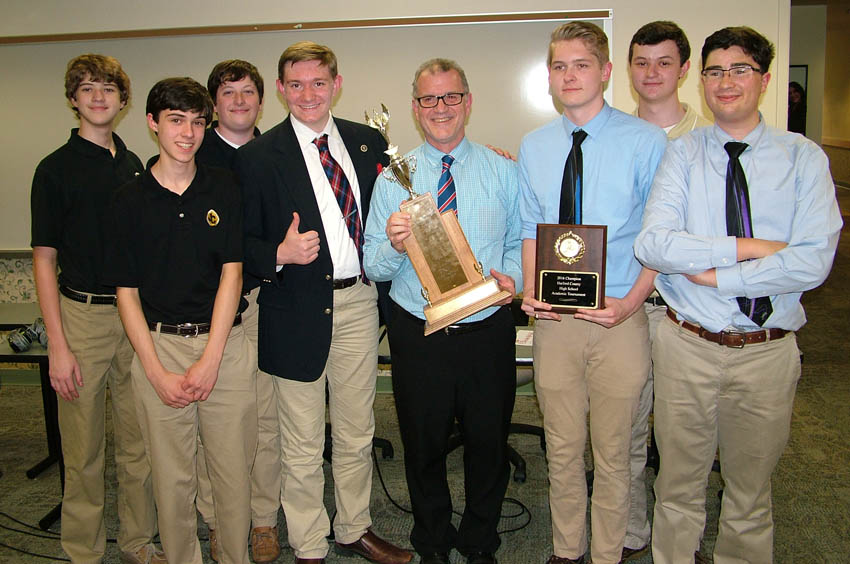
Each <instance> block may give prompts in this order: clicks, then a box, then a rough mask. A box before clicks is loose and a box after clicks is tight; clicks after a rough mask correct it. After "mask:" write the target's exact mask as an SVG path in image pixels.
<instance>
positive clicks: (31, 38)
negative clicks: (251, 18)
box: [0, 10, 611, 45]
mask: <svg viewBox="0 0 850 564" xmlns="http://www.w3.org/2000/svg"><path fill="white" fill-rule="evenodd" d="M610 17H611V10H564V11H542V12H507V13H498V14H462V15H456V16H413V17H395V18H371V19H365V20H337V21H319V22H286V23H264V24H243V25H211V26H199V27H173V28H160V29H128V30H116V31H96V32H84V33H57V34H45V35H17V36H16V35H11V36H5V37H0V45H10V44H20V43H53V42H59V41H91V40H99V39H128V38H140V37H170V36H176V35H214V34H223V33H254V32H268V31H315V30H320V29H321V30H327V29H353V28H364V27H365V28H369V27H405V26H426V25H452V24H476V23H502V22H505V23H507V22H533V21H556V20H570V19H573V20H576V19H580V20H585V19H588V20H589V19H606V18H610Z"/></svg>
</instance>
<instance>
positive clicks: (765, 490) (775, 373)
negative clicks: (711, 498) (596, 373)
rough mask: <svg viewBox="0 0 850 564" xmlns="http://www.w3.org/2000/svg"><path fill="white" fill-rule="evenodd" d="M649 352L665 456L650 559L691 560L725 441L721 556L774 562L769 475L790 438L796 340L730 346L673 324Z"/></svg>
mask: <svg viewBox="0 0 850 564" xmlns="http://www.w3.org/2000/svg"><path fill="white" fill-rule="evenodd" d="M652 354H653V361H654V366H655V437H656V439H657V440H658V450H659V453H660V455H661V469H660V471H659V473H658V479H656V481H655V495H656V502H655V513H654V531H653V535H652V557H653V561H654V562H655V563H656V564H679V563H681V562H690V561H692V560H693V554H694V551H696V550H697V549H698V548H699V541H700V535H701V534H702V531H703V527H704V525H705V487H706V483H707V480H708V474H709V472H710V471H711V465H712V463H713V462H714V455H715V452H716V451H717V447H718V444H719V446H720V468H721V472H722V476H723V480H724V484H725V485H724V489H723V501H722V502H721V506H720V525H719V528H718V533H717V543H716V544H715V547H714V562H716V563H717V564H731V563H743V562H758V563H759V564H765V563H770V562H772V561H773V516H772V509H771V498H770V475H771V473H772V472H773V469H774V468H775V467H776V463H777V462H778V461H779V457H780V455H781V454H782V451H783V450H784V448H785V444H786V443H787V442H788V434H789V431H790V424H791V411H792V406H793V402H794V393H795V391H796V388H797V380H798V378H799V376H800V353H799V350H798V349H797V339H796V336H795V335H793V334H791V335H788V336H786V337H784V338H782V339H777V340H775V341H768V342H766V343H760V344H755V345H746V346H745V347H743V348H741V349H733V348H729V347H724V346H721V345H717V344H715V343H711V342H709V341H706V340H705V339H702V338H700V337H698V336H697V335H695V334H694V333H691V332H690V331H688V330H686V329H682V328H680V327H679V326H677V325H676V324H675V323H673V322H672V321H671V320H667V321H665V322H663V323H662V324H661V325H660V326H659V328H658V335H657V336H656V339H655V343H654V345H653V350H652Z"/></svg>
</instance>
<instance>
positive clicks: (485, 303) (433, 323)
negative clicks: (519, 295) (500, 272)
mask: <svg viewBox="0 0 850 564" xmlns="http://www.w3.org/2000/svg"><path fill="white" fill-rule="evenodd" d="M509 297H511V294H510V292H506V291H505V290H502V289H500V288H499V284H498V283H497V282H496V279H495V278H493V277H492V276H488V277H487V278H485V279H484V280H482V281H480V282H477V283H475V284H473V285H472V286H470V287H468V288H467V289H466V291H465V292H464V293H462V294H458V295H457V296H454V297H452V298H447V299H445V300H441V301H439V302H434V303H432V304H431V305H428V306H425V335H430V334H431V333H435V332H437V331H439V330H440V329H445V328H446V327H448V326H449V325H452V324H453V323H457V322H458V321H460V320H461V319H464V318H466V317H469V316H470V315H472V314H473V313H477V312H479V311H481V310H482V309H485V308H488V307H490V306H491V305H493V304H495V303H497V302H500V301H502V300H504V299H505V298H509Z"/></svg>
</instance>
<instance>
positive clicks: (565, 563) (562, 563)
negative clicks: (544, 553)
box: [546, 554, 584, 564]
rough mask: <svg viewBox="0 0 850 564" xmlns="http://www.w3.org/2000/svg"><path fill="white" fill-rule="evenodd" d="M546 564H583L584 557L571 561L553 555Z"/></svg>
mask: <svg viewBox="0 0 850 564" xmlns="http://www.w3.org/2000/svg"><path fill="white" fill-rule="evenodd" d="M546 564H584V555H582V556H579V557H578V558H576V559H575V560H573V559H571V558H564V557H563V556H555V555H554V554H553V555H552V556H550V557H549V560H547V561H546Z"/></svg>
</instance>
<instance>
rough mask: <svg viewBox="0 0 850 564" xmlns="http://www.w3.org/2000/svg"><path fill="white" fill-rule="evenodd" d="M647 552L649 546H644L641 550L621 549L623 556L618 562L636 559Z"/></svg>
mask: <svg viewBox="0 0 850 564" xmlns="http://www.w3.org/2000/svg"><path fill="white" fill-rule="evenodd" d="M647 550H649V545H648V544H647V545H644V546H643V548H629V547H627V546H624V547H623V556H622V557H621V558H620V562H626V561H628V560H631V559H632V558H637V557H639V556H642V555H643V554H644V553H645V552H646V551H647Z"/></svg>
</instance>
